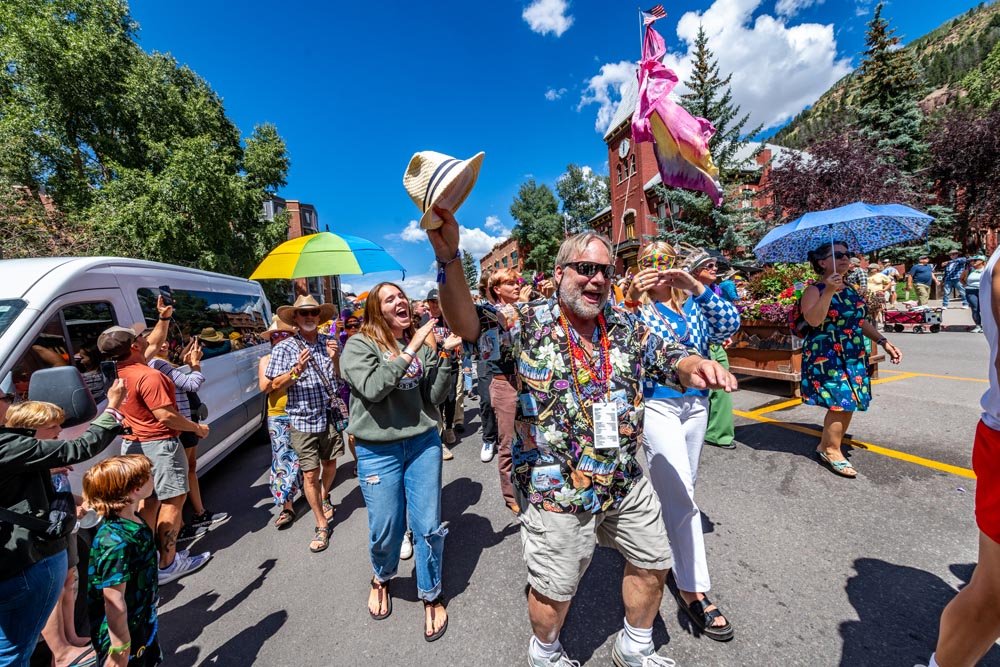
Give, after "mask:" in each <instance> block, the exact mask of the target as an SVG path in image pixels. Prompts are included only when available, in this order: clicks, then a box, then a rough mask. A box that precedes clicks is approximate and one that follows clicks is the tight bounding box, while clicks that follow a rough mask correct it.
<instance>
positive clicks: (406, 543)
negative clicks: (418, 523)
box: [399, 531, 413, 560]
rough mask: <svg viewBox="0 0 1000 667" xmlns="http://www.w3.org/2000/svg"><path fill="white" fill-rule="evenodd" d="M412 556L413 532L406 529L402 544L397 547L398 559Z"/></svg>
mask: <svg viewBox="0 0 1000 667" xmlns="http://www.w3.org/2000/svg"><path fill="white" fill-rule="evenodd" d="M411 558H413V533H411V532H410V531H406V532H405V533H403V546H401V547H400V548H399V559H400V560H410V559H411Z"/></svg>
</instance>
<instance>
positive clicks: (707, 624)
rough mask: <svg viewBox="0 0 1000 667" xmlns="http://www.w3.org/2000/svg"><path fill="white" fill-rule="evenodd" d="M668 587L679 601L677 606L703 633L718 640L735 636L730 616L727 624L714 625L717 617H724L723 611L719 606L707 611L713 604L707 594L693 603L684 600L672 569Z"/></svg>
mask: <svg viewBox="0 0 1000 667" xmlns="http://www.w3.org/2000/svg"><path fill="white" fill-rule="evenodd" d="M667 588H669V589H670V592H671V594H673V596H674V600H676V601H677V606H678V607H680V608H681V609H682V610H683V611H684V613H686V614H687V615H688V617H689V618H690V619H691V622H692V623H694V624H695V625H697V626H698V629H699V630H700V631H701V633H702V634H704V635H705V636H706V637H708V638H709V639H714V640H715V641H717V642H727V641H729V640H730V639H732V638H733V624H732V623H730V622H729V619H728V618H727V619H726V624H725V625H720V626H718V627H715V626H714V625H713V623H715V619H717V618H720V617H722V612H721V611H719V610H718V608H716V609H713V610H712V611H705V610H706V609H708V608H709V607H711V606H712V602H711V600H709V599H708V596H707V595H706V596H705V597H704V598H702V599H701V600H695V601H694V602H692V603H691V604H688V603H687V602H685V601H684V598H683V597H682V596H681V591H680V589H679V588H677V581H676V580H675V579H674V573H673V571H672V570H671V571H670V573H669V574H668V575H667Z"/></svg>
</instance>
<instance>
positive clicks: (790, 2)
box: [774, 0, 824, 18]
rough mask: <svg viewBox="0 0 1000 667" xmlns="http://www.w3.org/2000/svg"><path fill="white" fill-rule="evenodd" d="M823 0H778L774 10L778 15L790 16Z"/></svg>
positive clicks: (819, 3) (820, 3)
mask: <svg viewBox="0 0 1000 667" xmlns="http://www.w3.org/2000/svg"><path fill="white" fill-rule="evenodd" d="M823 2H824V0H778V2H777V3H775V5H774V11H775V12H776V13H777V14H778V16H786V17H789V18H790V17H792V16H795V15H796V14H798V13H799V12H801V11H802V10H803V9H808V8H809V7H812V6H813V5H822V4H823Z"/></svg>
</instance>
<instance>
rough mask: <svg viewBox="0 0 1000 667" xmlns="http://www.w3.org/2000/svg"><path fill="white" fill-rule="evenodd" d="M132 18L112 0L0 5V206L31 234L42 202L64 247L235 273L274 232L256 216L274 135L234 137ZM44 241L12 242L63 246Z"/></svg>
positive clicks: (275, 159) (283, 169)
mask: <svg viewBox="0 0 1000 667" xmlns="http://www.w3.org/2000/svg"><path fill="white" fill-rule="evenodd" d="M137 28H138V26H137V25H136V23H135V22H134V21H133V20H132V18H131V16H130V15H129V9H128V5H127V4H126V3H125V2H123V1H121V0H6V1H5V2H3V3H0V58H2V59H3V62H4V63H5V67H4V68H3V69H0V146H3V148H4V150H2V151H0V188H2V189H3V192H2V193H0V200H2V199H3V198H4V197H6V196H7V195H8V194H9V193H11V192H16V193H17V196H15V197H13V198H12V199H11V200H10V202H9V203H7V204H6V205H2V206H3V214H4V215H5V216H7V217H8V218H11V217H12V218H13V219H12V223H13V224H14V225H15V226H17V225H20V227H21V228H22V229H25V230H33V229H34V230H37V229H39V227H38V224H39V221H40V220H42V218H39V217H38V215H37V211H38V210H39V205H41V207H42V209H41V210H43V211H48V210H49V207H51V206H54V208H55V210H56V211H57V212H58V219H59V221H60V222H59V224H60V225H62V226H64V227H65V228H66V229H72V230H74V236H76V235H77V232H78V235H79V236H80V238H82V239H85V240H86V243H77V244H75V246H74V245H73V244H70V247H71V248H74V249H75V250H76V251H81V252H92V253H103V254H121V255H126V256H131V257H141V258H146V259H153V260H159V261H168V262H174V263H181V264H190V265H195V266H199V267H203V268H206V269H212V270H216V271H223V272H227V273H233V274H237V275H248V274H249V273H250V271H252V269H253V268H254V266H255V265H256V263H257V262H259V260H260V259H261V258H262V257H263V255H264V254H265V253H266V252H267V251H268V250H270V249H271V248H272V247H273V246H274V245H276V244H277V243H278V242H280V241H281V240H283V239H284V238H285V235H286V234H287V228H286V223H287V221H285V220H282V219H278V220H274V221H266V220H263V219H262V216H261V205H262V202H263V201H264V199H266V198H267V197H268V196H270V195H273V194H274V193H275V192H276V191H277V189H278V188H279V187H281V186H282V185H284V184H285V175H286V173H287V170H288V157H287V151H286V147H285V144H284V142H283V141H282V140H281V137H280V136H279V135H278V133H277V130H276V129H275V128H274V126H272V125H261V126H259V127H257V128H255V130H254V132H253V135H252V136H251V137H249V138H248V139H247V140H246V146H245V147H244V146H243V145H242V144H241V141H240V133H239V130H238V129H237V127H236V126H235V124H233V122H232V121H231V120H230V119H229V118H228V117H227V116H226V113H225V109H224V107H223V105H222V100H221V99H220V98H219V96H218V95H217V94H216V93H215V92H214V91H213V90H212V89H211V87H210V86H209V85H208V84H207V83H206V82H205V81H204V80H203V79H202V78H201V77H199V76H198V75H197V74H196V73H194V72H193V71H192V70H190V69H189V68H187V67H183V66H180V65H179V64H178V63H177V62H176V60H174V59H173V58H172V57H170V56H169V55H164V54H158V53H153V54H146V53H144V52H143V51H142V50H141V49H140V48H139V47H138V45H137V44H136V43H135V33H136V30H137ZM43 193H44V196H43ZM25 195H26V196H27V197H28V199H27V200H26V199H25ZM50 198H51V199H50ZM31 200H34V201H31ZM47 215H49V217H50V218H51V213H47ZM50 224H51V223H50ZM32 225H34V226H32ZM43 236H44V235H43V234H36V235H34V236H32V235H31V234H27V235H26V236H25V238H27V239H30V238H40V237H43ZM53 238H54V241H53V242H52V243H45V242H38V243H34V244H29V245H24V244H22V247H20V248H19V249H16V252H18V253H24V254H29V255H30V254H42V255H44V254H53V253H54V252H56V247H63V246H66V243H64V242H63V240H60V239H64V238H65V235H54V236H53Z"/></svg>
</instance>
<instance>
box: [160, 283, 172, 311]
mask: <svg viewBox="0 0 1000 667" xmlns="http://www.w3.org/2000/svg"><path fill="white" fill-rule="evenodd" d="M160 298H161V299H163V305H164V306H172V305H174V292H173V290H171V289H170V285H160Z"/></svg>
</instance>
